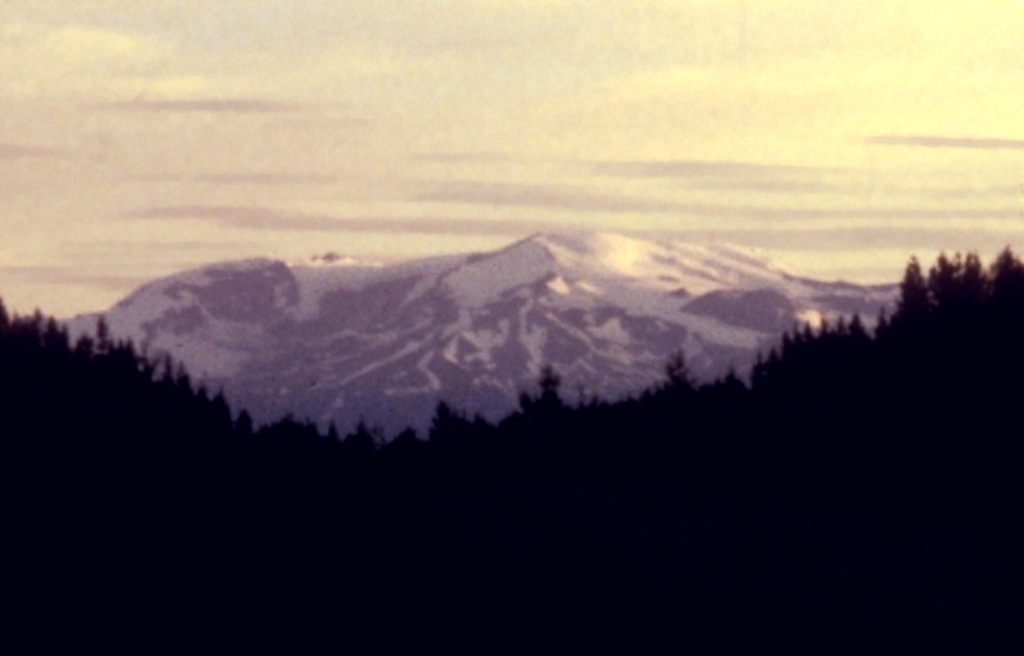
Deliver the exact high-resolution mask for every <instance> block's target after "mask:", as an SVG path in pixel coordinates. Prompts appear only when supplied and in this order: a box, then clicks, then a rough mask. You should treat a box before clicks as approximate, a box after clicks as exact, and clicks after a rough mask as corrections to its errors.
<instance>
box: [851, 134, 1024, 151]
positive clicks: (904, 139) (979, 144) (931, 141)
mask: <svg viewBox="0 0 1024 656" xmlns="http://www.w3.org/2000/svg"><path fill="white" fill-rule="evenodd" d="M864 143H866V144H869V145H872V146H913V147H919V148H977V149H981V150H998V149H1003V148H1009V149H1014V150H1024V140H1021V139H995V138H993V139H978V138H971V137H938V136H928V135H899V134H883V135H879V136H874V137H868V138H866V139H864Z"/></svg>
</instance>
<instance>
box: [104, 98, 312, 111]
mask: <svg viewBox="0 0 1024 656" xmlns="http://www.w3.org/2000/svg"><path fill="white" fill-rule="evenodd" d="M90 108H91V109H98V110H105V111H115V112H218V113H232V114H276V113H285V112H296V111H299V110H302V109H304V108H305V105H302V104H298V103H286V102H275V101H270V100H258V99H246V98H242V99H234V100H223V99H213V98H205V99H194V100H129V101H126V102H112V103H99V104H95V105H91V106H90Z"/></svg>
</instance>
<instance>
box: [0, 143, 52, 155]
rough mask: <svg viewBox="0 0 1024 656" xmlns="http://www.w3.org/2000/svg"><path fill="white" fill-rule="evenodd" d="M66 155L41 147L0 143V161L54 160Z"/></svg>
mask: <svg viewBox="0 0 1024 656" xmlns="http://www.w3.org/2000/svg"><path fill="white" fill-rule="evenodd" d="M66 156H67V153H65V152H64V151H61V150H56V149H54V148H43V147H41V146H24V145H20V144H12V143H0V159H16V158H21V157H34V158H54V157H66Z"/></svg>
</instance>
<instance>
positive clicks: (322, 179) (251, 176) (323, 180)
mask: <svg viewBox="0 0 1024 656" xmlns="http://www.w3.org/2000/svg"><path fill="white" fill-rule="evenodd" d="M192 179H193V180H194V181H195V182H202V183H205V184H215V185H329V184H335V183H337V182H340V181H341V178H338V177H335V176H329V175H318V174H315V173H223V174H208V175H197V176H195V177H194V178H192Z"/></svg>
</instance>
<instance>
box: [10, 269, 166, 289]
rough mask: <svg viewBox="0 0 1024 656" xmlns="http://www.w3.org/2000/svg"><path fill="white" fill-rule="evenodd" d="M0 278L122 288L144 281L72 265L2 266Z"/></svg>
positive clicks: (25, 281)
mask: <svg viewBox="0 0 1024 656" xmlns="http://www.w3.org/2000/svg"><path fill="white" fill-rule="evenodd" d="M0 279H8V280H14V281H17V282H19V283H32V284H37V285H68V284H75V285H86V286H90V287H100V288H104V289H122V288H124V287H126V286H133V285H139V284H142V283H144V282H146V280H147V278H146V277H145V276H124V275H108V274H97V273H89V272H83V271H82V269H81V267H74V266H3V267H0Z"/></svg>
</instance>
